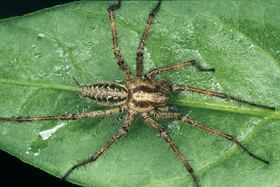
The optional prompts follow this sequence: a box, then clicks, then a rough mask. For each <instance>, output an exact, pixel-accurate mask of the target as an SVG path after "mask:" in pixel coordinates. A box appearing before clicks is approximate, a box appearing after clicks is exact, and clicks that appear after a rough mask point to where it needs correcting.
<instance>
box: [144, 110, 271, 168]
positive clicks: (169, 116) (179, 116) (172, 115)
mask: <svg viewBox="0 0 280 187" xmlns="http://www.w3.org/2000/svg"><path fill="white" fill-rule="evenodd" d="M149 114H150V115H152V116H154V117H155V118H156V119H159V120H172V119H173V120H180V121H184V122H186V123H188V124H190V125H192V126H194V127H197V128H200V129H202V130H205V131H208V132H210V133H212V134H215V135H217V136H220V137H222V138H224V139H226V140H229V141H232V142H234V143H235V144H237V145H238V146H239V147H241V148H242V149H243V150H244V151H246V152H247V153H248V154H249V155H250V156H252V157H254V158H256V159H258V160H260V161H262V162H264V163H266V164H269V162H268V161H266V160H263V159H262V158H260V157H257V156H256V155H254V154H253V153H251V152H250V151H249V150H248V149H247V148H246V147H245V146H244V145H242V144H241V143H240V142H239V141H237V140H236V139H235V138H233V137H232V136H231V135H228V134H226V133H223V132H221V131H218V130H216V129H213V128H211V127H208V126H206V125H203V124H201V123H198V122H197V121H195V120H193V119H191V118H189V117H187V116H185V115H182V114H179V113H160V112H157V111H151V112H150V113H149Z"/></svg>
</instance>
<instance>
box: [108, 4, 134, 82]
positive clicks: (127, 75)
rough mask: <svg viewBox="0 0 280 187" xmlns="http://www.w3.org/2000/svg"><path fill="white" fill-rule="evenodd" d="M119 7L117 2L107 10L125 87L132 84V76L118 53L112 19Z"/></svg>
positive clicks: (113, 20)
mask: <svg viewBox="0 0 280 187" xmlns="http://www.w3.org/2000/svg"><path fill="white" fill-rule="evenodd" d="M120 7H121V0H119V3H118V4H117V5H113V6H111V7H110V8H108V12H109V17H110V21H111V29H112V35H113V42H114V52H115V56H116V60H117V63H118V65H119V67H120V68H121V70H122V71H123V73H124V75H125V81H126V85H130V84H131V83H132V82H131V80H132V75H131V71H130V69H129V68H128V66H127V65H126V63H125V62H124V60H123V59H122V55H121V53H120V49H119V45H118V37H117V30H116V24H115V17H114V11H115V10H117V9H119V8H120Z"/></svg>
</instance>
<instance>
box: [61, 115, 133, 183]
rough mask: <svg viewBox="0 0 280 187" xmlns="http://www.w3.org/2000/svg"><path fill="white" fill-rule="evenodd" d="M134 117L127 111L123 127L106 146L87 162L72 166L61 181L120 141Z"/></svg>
mask: <svg viewBox="0 0 280 187" xmlns="http://www.w3.org/2000/svg"><path fill="white" fill-rule="evenodd" d="M135 115H136V113H135V112H133V111H128V114H127V116H126V119H125V121H124V125H123V126H122V128H121V129H120V130H119V132H118V133H117V134H115V136H114V137H113V138H112V139H111V140H110V141H109V142H108V143H107V144H106V145H104V146H103V147H102V148H101V149H100V150H99V151H98V152H97V153H95V154H94V155H93V156H92V157H90V158H89V159H88V160H85V161H83V162H81V163H79V164H77V165H75V166H73V167H72V168H71V169H70V170H69V171H68V172H67V173H66V174H65V175H64V176H63V177H62V180H65V179H66V177H68V176H69V175H70V173H72V171H73V170H74V169H77V168H79V167H81V166H84V165H86V164H88V163H90V162H93V161H96V160H97V159H98V158H99V157H100V156H101V155H102V154H103V153H104V152H105V151H106V150H107V149H108V148H109V147H110V146H111V145H112V144H113V143H115V142H116V141H117V140H118V139H120V138H121V137H122V136H123V135H124V134H125V133H126V132H127V131H128V130H129V129H130V127H131V124H132V121H133V118H134V116H135Z"/></svg>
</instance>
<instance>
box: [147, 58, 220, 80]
mask: <svg viewBox="0 0 280 187" xmlns="http://www.w3.org/2000/svg"><path fill="white" fill-rule="evenodd" d="M186 66H196V67H197V68H198V70H199V71H215V69H214V68H211V69H204V68H202V67H201V66H200V65H199V64H198V63H197V62H196V61H195V60H191V61H187V62H181V63H178V64H174V65H171V66H165V67H161V68H156V69H153V70H151V71H149V72H148V73H146V74H145V79H148V80H153V79H154V78H155V77H156V75H157V74H159V73H162V72H165V71H170V70H173V69H179V68H183V67H186Z"/></svg>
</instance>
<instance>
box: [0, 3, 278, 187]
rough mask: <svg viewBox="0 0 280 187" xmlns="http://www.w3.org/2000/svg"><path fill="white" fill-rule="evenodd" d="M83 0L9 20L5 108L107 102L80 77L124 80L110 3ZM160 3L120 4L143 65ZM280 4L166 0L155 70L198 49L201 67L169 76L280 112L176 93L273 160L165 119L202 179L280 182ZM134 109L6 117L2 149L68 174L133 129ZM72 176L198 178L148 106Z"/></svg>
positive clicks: (26, 110) (64, 109)
mask: <svg viewBox="0 0 280 187" xmlns="http://www.w3.org/2000/svg"><path fill="white" fill-rule="evenodd" d="M110 4H111V2H107V1H105V2H101V1H81V2H75V3H70V4H67V5H63V6H58V7H54V8H50V9H47V10H42V11H39V12H36V13H33V14H29V15H26V16H23V17H17V18H10V19H6V20H2V21H1V22H0V66H1V67H0V85H1V91H0V93H1V95H0V102H1V106H0V116H1V117H11V116H15V117H18V116H46V115H59V114H71V113H76V112H88V111H95V110H103V109H106V108H108V107H104V106H99V105H97V104H95V103H93V102H91V101H89V100H87V99H85V98H79V97H68V95H71V94H74V93H78V92H80V89H79V88H78V87H77V85H76V84H75V82H74V81H73V80H72V77H75V78H76V79H77V80H78V81H79V82H80V83H88V84H90V83H96V82H104V81H107V82H117V83H120V84H124V83H125V82H124V75H123V73H122V72H121V70H120V69H119V68H118V66H117V63H116V60H115V57H114V53H113V50H112V47H113V44H112V40H111V39H112V36H111V28H110V21H109V16H108V12H107V8H108V7H109V5H110ZM155 4H156V2H142V1H135V2H127V1H124V2H123V5H122V8H121V9H120V10H118V11H116V13H115V16H116V26H117V33H118V36H120V38H119V46H120V50H121V53H122V56H123V58H124V59H125V61H126V62H127V64H128V66H129V67H130V68H131V70H132V73H133V74H134V75H135V68H136V65H135V57H136V53H137V47H138V45H139V38H141V36H142V33H143V31H144V28H145V24H146V23H145V20H147V17H148V15H149V12H150V11H151V9H152V7H153V6H155ZM279 12H280V4H279V2H278V3H277V2H273V1H260V2H259V1H256V2H253V1H250V2H249V1H182V2H178V1H174V2H173V1H164V2H163V3H162V7H161V10H160V11H159V13H158V15H157V16H156V18H155V21H154V24H153V25H152V27H151V31H150V32H149V36H148V39H147V41H146V49H145V51H144V56H145V57H144V65H145V68H144V71H145V72H147V71H149V70H151V69H154V68H156V67H163V66H167V65H172V64H176V63H179V62H183V61H188V60H192V59H195V60H197V61H198V62H199V63H200V64H201V65H202V66H203V67H209V68H215V70H216V71H215V72H214V73H213V72H199V71H197V70H196V69H195V68H194V67H187V68H183V69H179V70H174V71H170V72H165V73H162V74H160V75H158V76H157V78H164V79H167V80H168V81H169V82H170V83H172V84H185V85H189V86H194V87H198V88H203V89H209V90H213V91H217V92H223V93H227V94H230V95H232V96H235V97H240V98H241V99H245V100H248V101H252V102H255V103H258V104H264V105H268V106H274V107H276V111H270V110H265V109H260V108H256V107H252V108H251V107H250V106H247V105H244V104H243V105H240V104H239V103H237V102H234V101H229V100H222V99H219V98H212V97H209V96H204V95H199V94H191V93H180V94H174V93H171V94H170V95H171V97H172V98H171V101H170V104H169V105H170V106H172V105H177V106H178V108H179V110H180V113H182V114H185V115H188V116H189V117H191V118H193V119H195V120H197V121H199V122H200V123H203V124H205V125H208V126H210V127H213V128H215V129H218V130H221V131H223V132H225V133H227V134H230V135H232V136H234V137H235V138H236V139H237V140H239V141H240V142H242V143H243V144H245V146H246V147H247V148H248V149H249V150H251V151H252V152H253V153H254V154H256V155H258V156H260V157H261V158H263V159H265V160H268V161H270V165H265V164H264V163H261V162H260V161H258V160H256V159H254V158H252V157H250V156H249V155H248V154H247V153H244V151H243V150H241V149H240V148H238V147H237V146H236V145H235V144H233V143H232V142H229V141H227V140H224V139H222V138H220V137H217V136H214V135H211V134H210V133H208V132H205V131H202V130H200V129H197V128H195V127H191V126H190V125H188V124H185V123H183V122H178V121H163V122H161V121H160V122H159V123H160V124H161V125H162V126H164V127H165V128H166V129H167V131H168V132H169V134H170V136H171V137H172V139H173V140H174V143H175V145H176V146H177V147H178V148H179V150H180V151H181V152H182V154H183V155H184V156H185V157H186V158H187V160H188V161H189V163H190V165H191V166H192V167H193V169H194V171H195V174H196V176H197V177H198V180H199V183H200V185H201V186H204V187H205V186H279V184H280V181H279V178H280V173H279V167H280V162H279V161H280V156H279V155H280V149H279V144H280V139H279V132H280V121H279V119H280V115H279V111H278V109H279V102H278V100H279V96H280V94H279V93H280V64H279V62H280V60H279V58H280V55H279V51H280V43H279V36H280V14H279ZM124 118H125V113H124V114H119V115H115V116H110V117H106V118H96V119H85V120H78V121H45V122H32V123H16V122H5V121H1V122H0V133H1V136H0V148H1V149H2V150H4V151H6V152H8V153H10V154H12V155H14V156H16V157H18V158H20V159H21V160H22V161H23V162H27V163H29V164H31V165H34V166H36V167H38V168H40V169H42V170H44V171H46V172H48V173H50V174H51V175H55V176H57V177H62V176H63V175H64V174H65V173H66V172H67V171H68V170H69V169H70V168H71V167H72V166H73V164H75V163H77V160H80V161H81V160H85V159H87V158H89V157H90V156H91V155H92V154H94V153H95V152H97V151H98V150H99V149H100V148H101V147H102V146H103V145H105V144H106V143H107V142H108V141H109V140H110V139H111V138H112V137H113V135H114V134H115V133H116V132H117V131H118V130H119V129H120V128H121V126H122V124H123V122H124ZM67 180H69V181H71V182H73V183H76V184H80V185H85V186H161V187H163V186H168V187H170V186H193V185H194V181H193V179H192V177H191V176H190V174H189V173H188V172H187V171H186V169H185V168H184V166H183V165H182V163H181V162H180V160H179V159H178V158H177V157H176V155H175V154H174V153H173V151H172V149H170V147H169V146H168V145H167V144H166V142H165V141H164V139H163V138H162V137H161V136H160V135H159V134H158V133H157V132H155V131H153V130H151V129H150V128H148V127H147V126H146V125H145V124H144V122H143V120H142V119H141V118H140V117H139V116H137V117H136V118H135V120H134V123H133V126H132V128H131V129H130V131H129V132H128V133H127V134H126V135H124V137H122V138H121V139H120V140H119V141H118V142H116V143H115V144H114V146H112V147H110V148H109V149H108V150H107V151H106V152H105V153H104V155H103V156H101V157H100V158H99V159H98V160H97V161H96V162H94V163H92V164H90V165H89V166H88V167H86V168H81V169H78V170H75V171H74V172H73V173H72V174H71V175H70V176H69V177H68V178H67Z"/></svg>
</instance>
